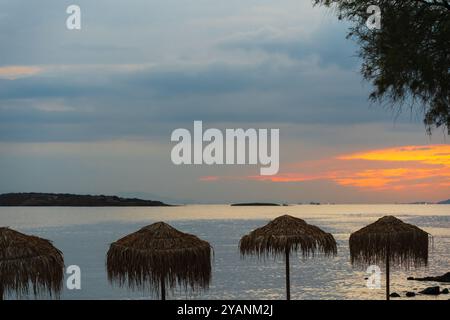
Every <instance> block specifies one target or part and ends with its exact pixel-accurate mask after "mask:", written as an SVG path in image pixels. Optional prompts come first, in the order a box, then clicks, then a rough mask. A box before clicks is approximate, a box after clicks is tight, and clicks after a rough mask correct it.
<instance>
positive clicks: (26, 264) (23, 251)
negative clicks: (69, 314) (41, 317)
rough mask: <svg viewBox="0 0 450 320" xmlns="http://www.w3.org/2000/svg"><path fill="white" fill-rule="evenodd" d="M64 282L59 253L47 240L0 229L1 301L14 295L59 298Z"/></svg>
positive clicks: (61, 256) (62, 261)
mask: <svg viewBox="0 0 450 320" xmlns="http://www.w3.org/2000/svg"><path fill="white" fill-rule="evenodd" d="M63 279H64V259H63V255H62V253H61V251H59V250H58V249H57V248H55V247H54V246H53V245H52V243H51V242H50V241H49V240H45V239H42V238H38V237H35V236H29V235H25V234H23V233H20V232H17V231H14V230H11V229H9V228H3V227H2V228H0V300H3V298H4V295H5V294H9V293H11V292H13V291H15V292H16V294H17V296H19V295H24V294H28V292H29V290H30V286H31V287H32V290H33V294H34V295H35V296H36V295H38V294H40V293H42V292H47V293H49V294H50V296H52V295H56V296H58V295H59V293H60V292H61V289H62V283H63Z"/></svg>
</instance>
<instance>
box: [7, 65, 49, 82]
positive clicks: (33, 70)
mask: <svg viewBox="0 0 450 320" xmlns="http://www.w3.org/2000/svg"><path fill="white" fill-rule="evenodd" d="M41 71H42V68H39V67H30V66H6V67H0V79H7V80H16V79H18V78H22V77H29V76H33V75H35V74H38V73H40V72H41Z"/></svg>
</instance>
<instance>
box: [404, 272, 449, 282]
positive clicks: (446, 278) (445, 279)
mask: <svg viewBox="0 0 450 320" xmlns="http://www.w3.org/2000/svg"><path fill="white" fill-rule="evenodd" d="M407 280H416V281H437V282H450V272H447V273H446V274H444V275H442V276H437V277H425V278H414V277H408V278H407Z"/></svg>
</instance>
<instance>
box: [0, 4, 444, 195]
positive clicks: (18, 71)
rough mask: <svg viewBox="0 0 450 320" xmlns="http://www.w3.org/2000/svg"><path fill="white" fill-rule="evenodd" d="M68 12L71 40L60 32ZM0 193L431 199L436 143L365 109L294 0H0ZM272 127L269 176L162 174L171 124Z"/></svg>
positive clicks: (350, 53)
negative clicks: (73, 25) (75, 11)
mask: <svg viewBox="0 0 450 320" xmlns="http://www.w3.org/2000/svg"><path fill="white" fill-rule="evenodd" d="M71 4H77V5H79V6H80V7H81V15H82V29H81V30H79V31H74V30H68V29H67V28H66V19H67V17H68V15H67V14H66V8H67V7H68V6H69V5H71ZM0 8H1V10H0V181H1V182H0V192H1V193H3V192H25V191H37V192H73V193H93V194H99V193H102V194H120V195H139V196H143V197H151V198H155V199H163V200H168V201H171V200H172V201H175V200H176V201H181V202H210V203H211V202H212V203H222V202H235V201H277V202H294V203H297V202H306V201H320V202H336V203H353V202H355V203H361V202H371V203H383V202H410V201H436V200H443V199H447V198H449V197H450V192H449V190H450V147H449V144H448V140H446V139H445V136H444V134H443V133H442V132H439V131H438V132H435V133H434V134H433V136H432V137H429V136H427V135H426V133H425V130H424V127H423V125H422V122H421V115H420V114H415V113H413V114H411V113H409V112H405V113H403V114H401V115H398V114H396V113H394V112H392V111H389V110H386V109H385V108H383V107H382V106H377V105H371V104H370V103H369V102H368V101H367V96H368V92H369V91H370V89H371V88H370V85H369V84H367V83H365V82H364V81H363V80H362V78H361V76H360V74H359V72H358V71H359V64H360V61H359V60H358V58H356V57H355V52H356V49H357V48H356V46H355V45H354V44H353V43H352V42H351V41H350V40H346V39H345V35H346V28H347V26H346V25H345V24H344V23H342V22H339V21H337V19H336V18H335V16H334V15H333V13H332V12H329V11H327V10H324V9H322V8H314V7H313V6H312V5H311V2H310V1H309V0H277V1H274V0H227V1H212V0H183V1H181V0H129V1H113V0H96V1H87V0H76V1H62V0H41V1H24V0H0ZM194 120H202V121H203V124H204V126H205V127H211V128H220V129H225V128H244V129H245V128H279V129H280V136H281V138H280V158H281V166H280V172H279V174H278V175H276V176H271V177H261V176H259V175H258V174H259V166H249V165H247V166H206V165H201V166H175V165H173V164H172V162H171V159H170V151H171V149H172V147H173V146H174V143H172V142H171V141H170V135H171V133H172V131H173V130H174V129H176V128H188V129H190V130H192V127H193V121H194Z"/></svg>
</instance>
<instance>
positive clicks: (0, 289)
mask: <svg viewBox="0 0 450 320" xmlns="http://www.w3.org/2000/svg"><path fill="white" fill-rule="evenodd" d="M2 300H3V286H2V285H0V301H2Z"/></svg>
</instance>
